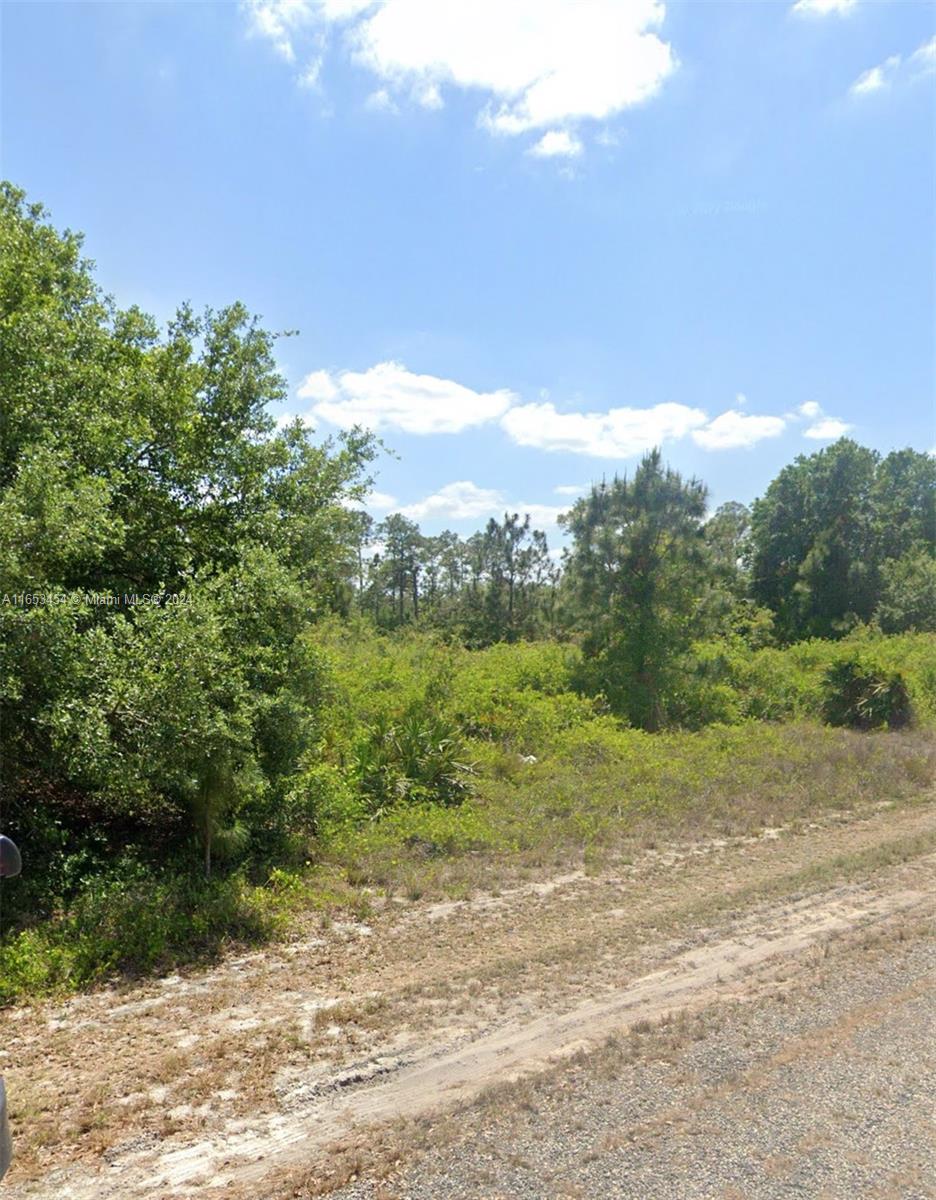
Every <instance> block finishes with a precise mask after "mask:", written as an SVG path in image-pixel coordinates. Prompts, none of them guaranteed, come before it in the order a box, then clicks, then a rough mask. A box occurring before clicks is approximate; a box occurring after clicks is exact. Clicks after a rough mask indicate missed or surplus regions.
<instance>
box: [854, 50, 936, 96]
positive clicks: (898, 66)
mask: <svg viewBox="0 0 936 1200" xmlns="http://www.w3.org/2000/svg"><path fill="white" fill-rule="evenodd" d="M933 71H936V37H933V38H930V40H929V41H928V42H924V43H923V44H922V45H921V46H918V47H917V48H916V50H914V51H913V53H912V54H911V55H910V56H909V57H908V58H906V59H904V58H903V57H902V56H901V55H899V54H892V55H891V56H890V58H886V59H885V60H884V62H882V63H879V64H878V65H877V66H876V67H870V68H869V69H868V70H867V71H864V72H863V73H862V74H861V75H859V76H858V78H857V79H856V80H855V82H854V83H853V84H852V85H851V87H850V88H849V89H848V90H849V92H850V94H851V95H852V96H856V97H861V96H869V95H873V94H874V93H875V92H881V91H884V89H885V88H889V87H891V86H892V85H894V84H899V85H901V86H906V85H907V84H910V83H912V82H914V80H917V79H921V78H923V77H924V76H926V75H929V74H931V73H932V72H933Z"/></svg>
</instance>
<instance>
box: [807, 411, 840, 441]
mask: <svg viewBox="0 0 936 1200" xmlns="http://www.w3.org/2000/svg"><path fill="white" fill-rule="evenodd" d="M850 429H851V425H849V424H848V422H847V421H842V420H840V419H839V418H838V417H823V418H822V420H820V421H817V422H816V423H815V425H810V426H809V428H808V429H804V430H803V437H808V438H813V439H814V440H815V441H817V442H834V441H835V440H836V438H840V437H842V436H843V435H844V434H846V433H848V431H849V430H850Z"/></svg>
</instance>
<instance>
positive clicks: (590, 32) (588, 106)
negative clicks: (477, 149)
mask: <svg viewBox="0 0 936 1200" xmlns="http://www.w3.org/2000/svg"><path fill="white" fill-rule="evenodd" d="M243 8H244V11H245V12H246V14H247V19H248V21H249V23H250V27H251V29H252V30H253V32H255V33H258V34H260V35H262V36H264V37H266V38H268V39H269V40H270V41H271V42H272V43H273V45H274V47H275V48H276V49H277V51H278V52H279V53H280V54H281V55H282V56H283V57H284V58H286V59H288V60H289V61H293V60H294V59H295V57H296V52H295V47H294V42H295V41H296V40H297V38H298V35H299V33H300V31H302V30H304V28H305V27H306V26H311V27H313V28H315V29H318V30H319V31H321V30H323V29H328V28H329V27H331V26H338V27H339V32H340V35H341V38H342V41H343V43H344V45H346V46H348V47H350V49H351V52H352V54H353V57H354V58H355V60H356V61H357V62H358V63H359V64H360V65H361V66H363V67H364V68H365V69H367V70H369V71H370V72H371V73H372V74H373V75H375V76H376V77H377V78H378V80H379V81H380V84H381V86H383V87H385V88H387V89H389V90H390V92H391V94H396V93H399V94H402V95H405V96H408V97H410V98H412V99H415V101H416V102H417V103H419V104H423V105H424V106H426V107H439V106H440V105H441V103H442V91H443V89H444V88H453V87H454V88H460V89H463V90H467V91H472V92H477V93H480V94H481V96H482V97H484V99H485V100H486V103H483V106H482V108H481V111H480V114H479V120H480V122H481V124H482V125H483V126H485V127H486V128H488V129H490V130H491V131H493V132H497V133H504V134H521V133H526V132H529V131H533V130H541V129H549V128H550V127H555V126H562V127H566V126H568V125H570V124H573V123H575V122H579V121H583V120H595V121H606V120H608V119H609V118H612V117H614V116H615V115H617V114H618V113H620V112H623V111H624V110H625V109H627V108H630V107H632V106H633V105H636V104H640V103H641V102H643V101H645V100H648V99H649V98H650V97H652V96H653V95H655V94H656V93H657V92H658V91H659V90H660V88H661V87H662V85H663V83H664V81H665V80H666V79H667V77H668V76H669V75H671V74H672V72H673V71H674V70H675V69H676V65H677V60H676V56H675V54H674V53H673V50H672V47H671V46H670V45H669V43H668V42H666V41H665V40H664V39H663V38H662V37H661V36H660V34H659V32H658V30H659V28H660V26H661V25H662V23H663V19H664V17H665V13H666V9H665V5H664V4H663V3H662V0H626V2H625V0H588V2H587V3H584V2H583V0H246V2H245V3H244V5H243Z"/></svg>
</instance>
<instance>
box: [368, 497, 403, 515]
mask: <svg viewBox="0 0 936 1200" xmlns="http://www.w3.org/2000/svg"><path fill="white" fill-rule="evenodd" d="M363 503H364V507H365V508H376V509H381V510H382V511H385V512H386V511H389V509H391V508H396V506H397V505H398V504H399V500H397V498H396V496H391V495H390V493H389V492H368V494H367V495H366V496H365V497H364V501H363Z"/></svg>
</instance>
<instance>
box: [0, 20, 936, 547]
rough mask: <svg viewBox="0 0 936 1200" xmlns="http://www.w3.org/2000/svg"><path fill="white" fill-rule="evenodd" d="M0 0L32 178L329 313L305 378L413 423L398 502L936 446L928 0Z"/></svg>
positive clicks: (294, 353)
mask: <svg viewBox="0 0 936 1200" xmlns="http://www.w3.org/2000/svg"><path fill="white" fill-rule="evenodd" d="M0 11H2V65H3V72H2V89H3V91H2V116H0V120H2V124H0V137H2V171H3V174H4V176H5V177H7V178H10V179H12V180H13V181H14V182H15V183H17V184H18V185H20V186H22V187H24V188H26V189H27V191H28V192H29V193H30V194H31V196H33V197H34V198H36V199H40V200H42V201H43V202H44V203H45V204H46V205H47V206H48V207H49V208H50V210H51V212H52V216H53V218H54V220H55V221H56V223H58V224H59V225H62V226H64V225H68V226H70V227H72V228H75V229H80V230H83V231H84V232H85V234H86V236H87V249H88V252H89V254H90V255H91V256H92V257H93V258H94V259H95V260H96V261H97V264H98V273H99V278H100V280H101V282H102V284H103V285H104V286H105V288H106V289H107V290H108V291H110V292H112V293H113V294H114V295H115V296H116V298H117V299H118V301H119V302H120V303H122V304H129V303H138V304H140V305H142V306H143V307H144V308H146V309H148V310H149V311H151V312H153V313H155V314H156V315H157V316H159V317H160V318H165V317H168V316H169V315H170V314H171V312H172V310H173V309H174V307H175V305H176V304H177V303H178V302H180V301H182V300H190V301H192V302H193V303H194V304H195V305H196V306H201V305H204V304H210V305H213V306H219V305H222V304H224V303H226V302H228V301H231V300H233V299H242V300H244V302H245V303H246V304H247V305H248V306H249V307H250V308H251V309H252V310H253V311H255V312H258V313H260V314H262V317H263V319H264V322H265V324H267V326H268V327H271V328H274V329H298V330H299V331H300V332H299V334H298V335H297V336H296V337H293V338H291V339H289V340H284V341H281V342H280V343H279V356H280V362H281V365H282V368H283V370H284V373H285V374H286V376H287V377H288V379H289V382H290V388H291V395H290V400H289V403H288V404H287V405H286V406H284V409H285V411H288V412H290V413H296V414H301V415H303V416H304V417H307V418H308V419H309V420H310V421H311V422H313V423H314V425H315V427H316V429H317V430H318V431H319V432H320V433H322V434H323V435H324V434H327V433H329V432H334V431H335V430H336V429H338V428H340V427H341V426H342V425H343V424H344V425H346V424H348V423H350V422H352V421H354V420H360V421H362V422H363V423H365V424H370V425H371V426H372V427H375V428H377V429H378V431H379V433H380V435H381V437H382V438H383V439H384V440H385V441H386V443H387V444H388V445H389V446H391V447H392V448H393V449H394V451H395V452H396V454H397V455H398V456H399V457H398V458H386V459H384V460H383V461H382V462H381V464H380V477H379V480H378V483H377V490H378V493H379V495H378V496H376V497H375V500H374V508H373V511H374V513H375V515H376V516H380V515H382V514H383V513H384V512H385V511H387V508H388V507H389V506H391V505H392V506H393V507H394V508H402V509H403V510H404V511H407V512H408V513H409V514H410V515H412V516H414V517H416V518H417V519H419V520H420V521H421V523H422V525H423V527H424V528H425V529H426V530H428V531H434V530H437V529H440V528H442V527H444V526H449V527H452V528H455V529H459V530H462V531H465V532H467V531H469V530H471V529H473V528H475V527H477V526H478V525H480V524H481V523H483V521H484V520H486V518H487V516H489V515H491V514H493V513H496V512H498V511H503V509H504V508H511V509H513V508H516V507H527V508H530V509H531V511H532V512H533V515H534V518H535V519H536V520H537V521H538V523H540V524H543V525H546V526H547V527H551V523H552V522H553V521H554V519H555V515H556V513H557V512H558V511H559V510H561V508H563V507H565V506H567V505H568V504H569V503H570V498H571V496H572V495H573V489H575V488H577V487H580V486H582V485H586V484H587V483H588V482H589V481H591V480H594V479H600V478H601V477H602V476H603V475H611V474H613V473H614V472H616V471H618V472H620V471H624V470H627V469H632V468H633V465H634V464H635V463H636V462H637V461H638V459H639V456H640V454H641V452H642V451H643V450H644V449H645V448H646V447H648V446H650V445H653V444H655V443H660V444H662V446H663V449H664V452H665V456H666V458H667V459H668V460H669V461H670V462H671V463H672V464H673V465H674V466H676V467H678V468H679V469H680V470H682V471H684V472H686V473H695V474H698V475H700V476H701V477H702V478H704V479H705V480H706V481H707V482H708V483H709V485H710V488H711V492H712V501H713V503H720V502H721V501H724V500H728V499H739V500H744V501H749V500H751V499H752V498H753V497H754V496H756V495H758V494H759V493H761V492H762V491H763V489H764V487H765V486H766V484H767V482H768V481H769V480H770V479H771V478H772V477H773V475H774V474H776V472H777V470H779V468H780V467H781V466H782V465H784V464H785V463H786V462H788V461H790V460H791V459H792V458H793V457H794V456H795V455H796V454H799V453H802V452H808V451H811V450H814V449H818V448H819V447H821V446H822V445H824V444H827V443H828V441H829V439H831V438H834V437H835V436H838V435H839V434H840V433H841V432H843V431H845V430H846V429H847V430H850V431H851V433H852V435H853V436H855V437H856V438H857V439H858V440H860V441H862V442H863V443H865V444H867V445H872V446H875V447H877V448H879V449H881V450H885V451H886V450H888V449H891V448H893V447H899V446H904V445H912V446H914V447H916V448H918V449H921V450H929V449H931V448H932V447H933V446H934V444H936V401H934V397H936V340H934V318H936V295H934V269H936V256H934V247H936V237H934V199H936V171H934V167H936V136H934V135H936V40H934V34H936V15H934V9H933V7H932V6H931V5H929V4H926V3H911V2H900V0H890V2H888V0H879V2H877V3H872V2H866V0H799V2H798V3H793V0H787V2H783V3H771V2H764V0H757V2H751V3H745V2H744V0H734V2H731V3H719V2H714V3H710V2H705V3H702V2H700V0H690V2H684V3H667V4H666V5H665V6H664V5H663V4H660V3H655V2H654V0H497V2H495V0H470V2H469V0H373V2H370V3H368V2H367V0H257V2H255V3H250V4H242V5H238V4H234V3H230V4H225V3H216V4H208V3H184V4H173V3H127V4H121V3H100V4H84V3H68V4H60V3H35V2H34V3H10V2H9V0H8V2H7V3H4V4H3V5H2V10H0ZM277 415H280V414H279V413H278V414H277ZM557 488H558V489H564V490H562V491H557V490H556V489H557Z"/></svg>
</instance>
